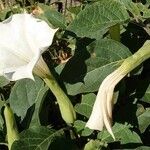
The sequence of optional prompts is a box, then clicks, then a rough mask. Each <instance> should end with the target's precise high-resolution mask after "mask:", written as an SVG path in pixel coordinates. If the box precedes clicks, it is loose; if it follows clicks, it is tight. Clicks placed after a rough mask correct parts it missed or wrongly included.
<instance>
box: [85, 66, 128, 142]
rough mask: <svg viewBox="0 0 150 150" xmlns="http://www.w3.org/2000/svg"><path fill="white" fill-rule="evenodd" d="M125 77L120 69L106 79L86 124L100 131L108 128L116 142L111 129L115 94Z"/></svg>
mask: <svg viewBox="0 0 150 150" xmlns="http://www.w3.org/2000/svg"><path fill="white" fill-rule="evenodd" d="M125 75H126V73H124V70H123V69H121V68H118V69H117V70H115V71H114V72H112V73H111V74H110V75H108V76H107V77H106V78H105V79H104V81H103V82H102V84H101V86H100V88H99V91H98V94H97V97H96V101H95V103H94V106H93V110H92V113H91V116H90V118H89V120H88V122H87V124H86V127H88V128H90V129H94V130H99V131H102V130H103V128H104V127H106V129H107V130H108V132H109V133H110V134H111V135H112V137H113V139H114V140H115V136H114V134H113V132H112V128H111V123H112V108H113V93H114V88H115V86H116V85H117V83H118V82H119V81H120V80H121V79H122V78H123V77H124V76H125Z"/></svg>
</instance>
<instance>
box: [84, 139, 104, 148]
mask: <svg viewBox="0 0 150 150" xmlns="http://www.w3.org/2000/svg"><path fill="white" fill-rule="evenodd" d="M104 146H105V145H104V143H103V142H101V141H99V140H90V141H89V142H88V143H87V144H86V145H85V147H84V150H103V147H104Z"/></svg>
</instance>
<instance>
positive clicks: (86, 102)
mask: <svg viewBox="0 0 150 150" xmlns="http://www.w3.org/2000/svg"><path fill="white" fill-rule="evenodd" d="M95 98H96V95H95V94H93V93H90V94H86V95H82V101H81V103H80V104H76V105H75V111H76V112H77V113H79V114H81V115H83V116H86V117H87V118H89V117H90V114H91V112H92V108H93V105H94V102H95Z"/></svg>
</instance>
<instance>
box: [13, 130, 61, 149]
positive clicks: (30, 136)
mask: <svg viewBox="0 0 150 150" xmlns="http://www.w3.org/2000/svg"><path fill="white" fill-rule="evenodd" d="M62 135H63V131H62V130H58V131H56V132H55V131H54V130H52V129H48V128H46V127H32V128H29V129H28V130H26V131H24V132H22V133H21V134H20V140H19V141H15V142H14V143H13V145H12V148H11V150H20V149H23V150H48V148H49V146H50V147H51V146H55V144H54V143H55V142H56V141H57V139H58V138H59V137H61V136H62ZM53 148H54V147H53Z"/></svg>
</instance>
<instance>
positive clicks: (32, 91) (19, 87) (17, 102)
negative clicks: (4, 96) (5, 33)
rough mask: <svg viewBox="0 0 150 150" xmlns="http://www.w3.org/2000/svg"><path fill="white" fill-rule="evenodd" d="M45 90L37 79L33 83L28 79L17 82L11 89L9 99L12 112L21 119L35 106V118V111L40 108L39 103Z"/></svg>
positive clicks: (42, 83) (41, 82)
mask: <svg viewBox="0 0 150 150" xmlns="http://www.w3.org/2000/svg"><path fill="white" fill-rule="evenodd" d="M47 90H48V88H46V87H45V85H44V82H43V81H42V80H41V79H40V78H38V77H36V78H35V81H32V80H30V79H23V80H20V81H17V82H16V84H15V85H14V87H13V88H12V91H11V94H10V98H9V103H10V106H11V108H12V109H13V112H14V113H16V115H17V116H20V117H21V119H23V118H24V117H25V116H26V113H27V111H28V109H29V108H30V107H31V106H32V107H33V105H35V106H36V107H35V113H36V114H35V116H36V117H37V113H38V110H37V109H39V107H40V104H39V103H40V102H41V101H42V100H43V96H44V95H45V93H46V92H47ZM35 103H37V104H35ZM35 116H34V117H35Z"/></svg>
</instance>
